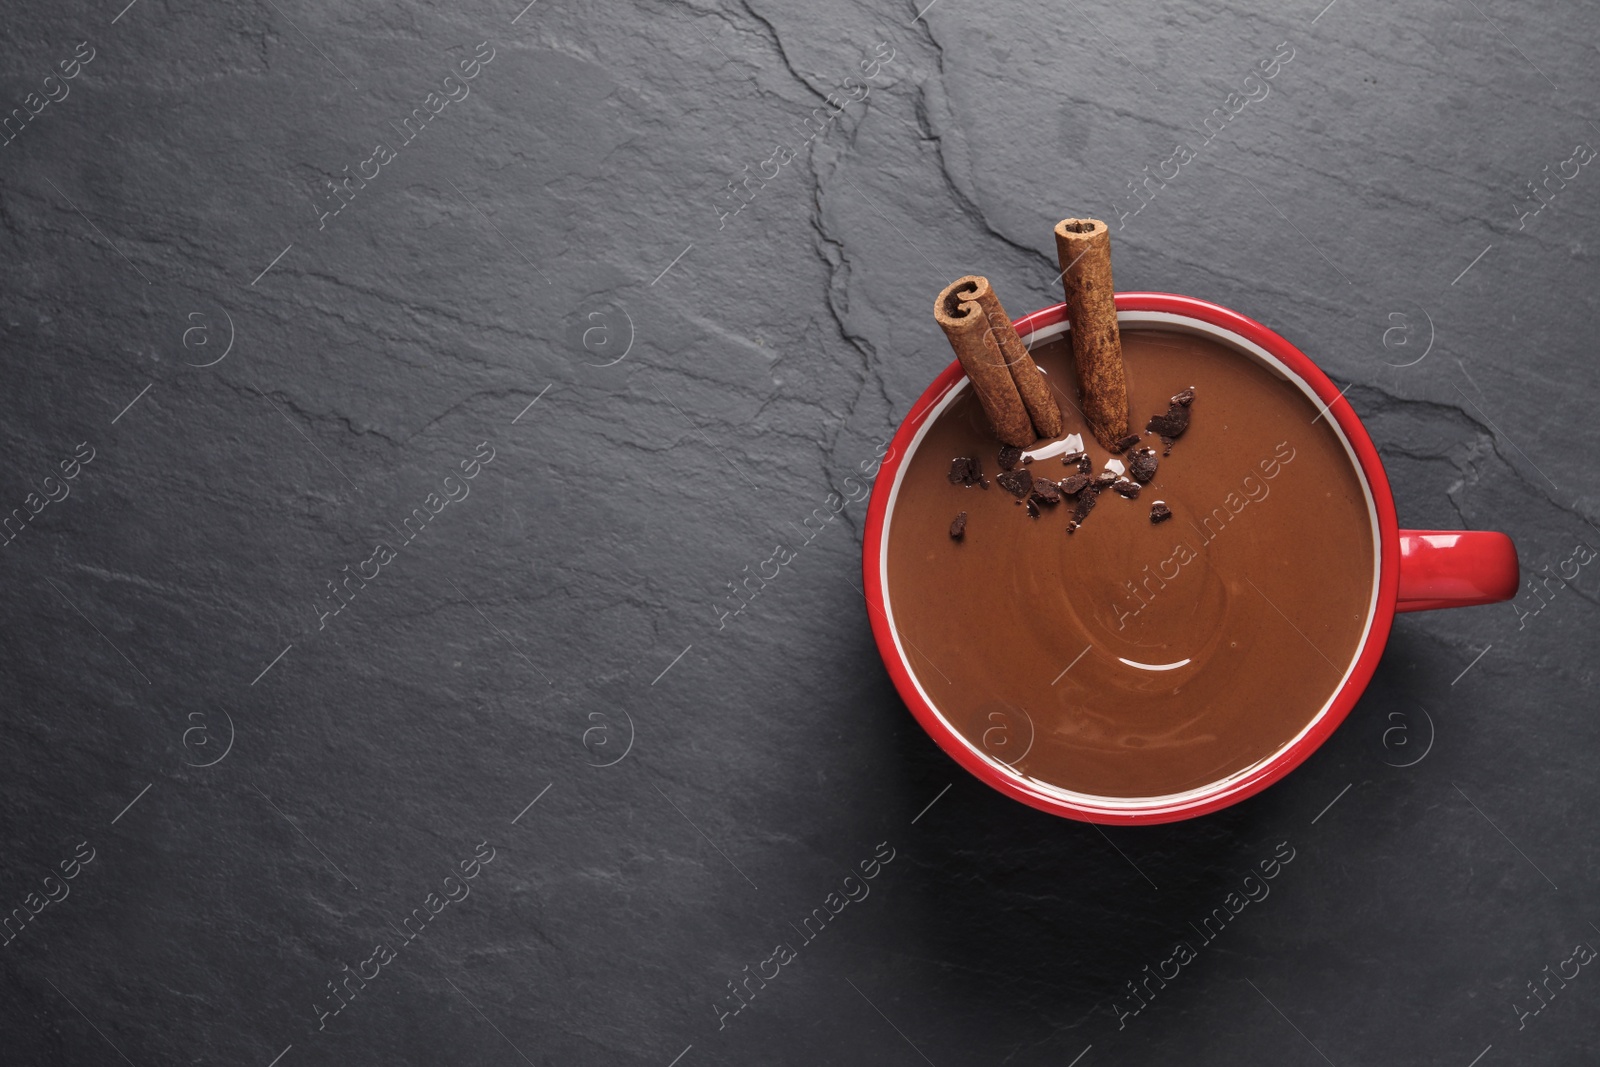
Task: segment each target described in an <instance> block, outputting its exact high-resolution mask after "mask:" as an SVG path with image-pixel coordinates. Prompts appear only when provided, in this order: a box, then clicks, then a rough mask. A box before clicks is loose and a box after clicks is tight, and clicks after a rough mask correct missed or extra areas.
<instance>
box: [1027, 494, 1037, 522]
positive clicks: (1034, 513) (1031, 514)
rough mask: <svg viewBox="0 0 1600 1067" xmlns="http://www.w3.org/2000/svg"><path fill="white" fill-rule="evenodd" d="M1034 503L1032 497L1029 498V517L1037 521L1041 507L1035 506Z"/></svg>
mask: <svg viewBox="0 0 1600 1067" xmlns="http://www.w3.org/2000/svg"><path fill="white" fill-rule="evenodd" d="M1033 501H1034V498H1033V497H1031V496H1030V497H1029V498H1028V517H1029V518H1032V519H1037V518H1038V517H1039V505H1038V504H1035V503H1034V502H1033Z"/></svg>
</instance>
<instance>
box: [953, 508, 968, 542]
mask: <svg viewBox="0 0 1600 1067" xmlns="http://www.w3.org/2000/svg"><path fill="white" fill-rule="evenodd" d="M965 536H967V513H966V512H965V511H963V512H962V513H961V514H959V515H957V516H956V517H955V518H954V519H952V520H951V522H950V538H951V540H953V541H959V540H961V539H962V538H963V537H965Z"/></svg>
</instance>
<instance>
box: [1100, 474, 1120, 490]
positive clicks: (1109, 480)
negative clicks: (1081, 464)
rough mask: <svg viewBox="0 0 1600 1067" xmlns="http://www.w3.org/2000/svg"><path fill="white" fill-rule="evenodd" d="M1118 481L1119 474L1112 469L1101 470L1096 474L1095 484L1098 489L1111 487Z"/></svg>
mask: <svg viewBox="0 0 1600 1067" xmlns="http://www.w3.org/2000/svg"><path fill="white" fill-rule="evenodd" d="M1116 481H1117V476H1116V474H1115V473H1113V472H1112V471H1101V472H1100V473H1099V474H1096V475H1095V476H1094V485H1095V488H1096V489H1109V488H1111V486H1113V485H1115V484H1116Z"/></svg>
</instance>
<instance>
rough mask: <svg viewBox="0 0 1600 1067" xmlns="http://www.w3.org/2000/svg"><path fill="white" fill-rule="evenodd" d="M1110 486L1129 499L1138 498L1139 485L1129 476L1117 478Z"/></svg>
mask: <svg viewBox="0 0 1600 1067" xmlns="http://www.w3.org/2000/svg"><path fill="white" fill-rule="evenodd" d="M1111 488H1113V489H1115V490H1116V491H1117V492H1119V493H1121V494H1122V495H1123V496H1125V497H1127V498H1128V499H1129V500H1138V499H1139V489H1140V485H1139V483H1138V482H1136V481H1134V480H1133V479H1131V478H1118V479H1117V480H1116V482H1115V483H1114V484H1113V485H1112V486H1111Z"/></svg>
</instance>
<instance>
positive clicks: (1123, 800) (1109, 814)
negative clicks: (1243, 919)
mask: <svg viewBox="0 0 1600 1067" xmlns="http://www.w3.org/2000/svg"><path fill="white" fill-rule="evenodd" d="M1116 301H1117V313H1118V320H1119V322H1120V323H1121V324H1122V326H1123V328H1124V329H1127V328H1130V327H1132V328H1137V327H1138V326H1139V325H1142V324H1148V325H1150V326H1162V327H1168V328H1173V327H1176V328H1179V329H1188V330H1191V331H1197V332H1200V333H1202V334H1204V335H1206V336H1208V337H1210V338H1211V339H1213V340H1216V341H1219V342H1221V343H1222V344H1223V345H1224V346H1226V347H1229V348H1231V349H1233V350H1234V351H1237V352H1239V353H1240V354H1241V356H1242V357H1244V358H1255V359H1257V360H1258V361H1260V362H1263V363H1265V364H1267V365H1269V366H1272V367H1275V368H1276V369H1277V370H1278V371H1280V372H1282V373H1284V374H1286V375H1287V377H1288V378H1289V380H1290V381H1292V382H1295V383H1296V384H1298V385H1299V386H1300V387H1301V388H1302V389H1303V390H1304V391H1305V392H1306V393H1307V394H1308V395H1309V396H1311V397H1314V398H1315V400H1316V402H1317V404H1318V405H1319V407H1321V406H1326V408H1327V413H1328V417H1329V419H1330V420H1331V423H1332V425H1333V426H1334V427H1335V429H1336V430H1337V431H1338V433H1339V434H1340V435H1341V436H1342V437H1343V438H1344V441H1345V444H1346V446H1347V452H1348V453H1349V454H1350V455H1351V456H1352V457H1353V462H1354V464H1355V466H1356V468H1357V473H1358V474H1359V476H1360V479H1361V482H1362V484H1363V486H1364V488H1365V495H1366V499H1367V504H1368V508H1369V510H1370V512H1371V519H1372V526H1373V531H1374V536H1373V544H1374V548H1375V555H1376V563H1377V586H1376V589H1375V591H1374V595H1373V601H1372V606H1371V609H1370V611H1369V612H1368V616H1367V629H1366V634H1365V636H1364V637H1363V639H1362V641H1361V644H1360V646H1359V648H1358V650H1357V652H1356V655H1355V657H1354V659H1353V660H1352V661H1351V663H1350V665H1349V668H1348V669H1347V671H1346V673H1345V676H1344V680H1343V681H1342V682H1341V683H1340V685H1339V688H1338V689H1337V690H1336V691H1335V692H1334V694H1333V696H1332V698H1331V699H1330V700H1329V701H1328V702H1327V703H1326V704H1324V706H1323V707H1322V709H1321V710H1320V711H1319V712H1318V713H1317V715H1316V717H1315V718H1313V719H1312V720H1311V722H1310V723H1309V724H1308V725H1306V726H1305V727H1304V728H1303V729H1302V730H1301V732H1300V733H1299V734H1298V735H1297V736H1296V737H1295V738H1294V739H1293V740H1292V741H1291V742H1290V743H1289V744H1288V745H1286V746H1284V747H1283V748H1281V749H1279V750H1278V751H1277V752H1276V753H1274V754H1273V755H1272V756H1270V757H1268V758H1266V759H1264V760H1262V761H1261V762H1259V763H1257V764H1255V765H1254V766H1251V767H1247V768H1245V769H1244V770H1242V771H1239V772H1237V773H1235V774H1232V775H1229V776H1228V777H1226V778H1223V779H1221V780H1219V781H1217V782H1213V783H1211V784H1209V785H1206V786H1202V787H1200V788H1198V789H1192V790H1189V791H1187V792H1184V793H1179V794H1171V795H1169V796H1164V797H1142V798H1141V797H1134V798H1130V797H1100V796H1093V795H1089V794H1083V793H1074V792H1071V791H1069V790H1065V789H1059V788H1056V787H1053V786H1048V785H1046V784H1044V783H1041V782H1037V781H1034V780H1032V779H1029V778H1026V777H1024V776H1023V775H1021V774H1019V773H1017V772H1016V771H1013V770H1012V769H1011V768H1010V767H1008V766H1007V765H1005V764H1004V763H1001V762H1000V761H998V760H996V759H994V758H993V757H991V756H987V755H985V754H984V753H983V752H982V751H980V750H979V749H978V748H977V747H976V746H975V745H974V744H973V743H972V742H971V741H968V740H967V739H966V738H965V737H963V736H962V735H961V734H960V733H958V732H957V731H956V730H955V728H954V727H952V726H951V725H950V723H949V722H948V721H947V720H946V719H945V718H944V716H943V715H942V714H940V712H939V710H938V709H937V708H936V707H934V705H933V703H932V702H931V701H930V700H929V699H928V697H927V694H926V693H924V692H923V690H922V688H921V686H920V685H919V684H918V682H917V680H916V677H915V675H914V674H913V673H912V671H911V669H910V666H909V664H908V663H907V661H906V657H905V654H904V652H903V651H902V649H901V647H900V643H899V640H898V639H897V637H896V634H895V628H894V605H893V604H892V603H890V600H889V592H888V581H887V574H886V571H885V566H884V564H885V548H886V545H887V537H886V533H887V530H888V526H889V517H890V510H891V508H892V506H893V501H894V498H895V495H896V494H897V493H898V491H899V486H900V480H901V474H902V472H903V470H904V468H905V461H906V459H907V458H908V457H909V456H910V455H911V453H912V451H913V450H914V449H915V448H916V445H917V442H918V441H919V440H920V436H921V435H920V431H921V430H922V428H923V426H924V425H925V424H926V423H927V421H928V420H929V418H930V416H931V415H932V414H933V413H934V411H935V409H936V408H938V407H939V406H940V404H941V401H944V400H945V399H946V398H948V397H949V396H950V394H951V392H952V390H954V389H956V388H957V387H958V386H960V385H962V384H964V383H965V382H966V375H965V374H963V373H962V370H961V365H960V364H959V363H955V362H952V363H951V364H950V365H949V366H948V367H946V368H945V369H944V372H943V373H942V374H940V375H939V377H938V378H936V379H935V380H934V382H933V384H932V385H930V386H928V388H927V391H925V392H924V393H923V394H922V396H921V398H920V399H918V401H917V403H916V404H915V405H914V406H913V407H912V410H911V414H910V415H908V416H907V417H906V419H905V421H904V422H903V423H901V424H900V429H899V430H898V431H897V432H896V433H895V436H894V441H893V442H892V445H891V447H890V450H889V452H888V453H887V454H886V456H885V458H884V461H883V465H882V467H881V469H880V471H879V473H878V476H877V479H876V482H875V484H874V486H873V490H872V500H871V503H870V504H869V506H868V511H867V528H866V541H865V544H864V546H863V557H864V558H863V561H862V570H863V576H864V578H865V581H866V584H865V586H864V589H865V592H866V598H867V605H868V609H869V614H870V616H871V619H872V633H873V636H874V637H875V638H876V639H877V642H878V652H879V654H880V655H881V656H882V657H883V662H884V666H886V667H887V668H888V669H889V675H890V677H892V678H893V679H894V684H895V688H897V689H898V690H899V691H900V696H901V698H902V699H903V700H904V701H905V702H906V705H907V706H908V707H909V708H910V709H911V712H912V714H913V715H915V716H916V718H917V721H918V722H920V723H921V724H922V728H923V729H924V730H926V731H927V732H928V734H929V735H930V736H931V737H932V738H933V739H934V740H935V741H936V742H938V743H939V747H941V748H943V749H944V750H945V751H946V752H947V753H949V754H950V756H951V757H952V758H954V759H955V761H956V762H957V763H959V764H961V765H962V766H963V767H965V768H966V769H967V770H968V771H970V772H972V774H974V775H976V776H977V777H978V778H979V779H980V780H982V781H984V782H986V783H988V784H989V785H991V786H993V787H994V788H995V789H998V790H999V791H1000V792H1002V793H1004V794H1006V795H1007V796H1010V797H1014V798H1016V799H1017V800H1020V801H1022V802H1023V803H1024V804H1030V805H1032V806H1033V807H1036V808H1038V809H1040V810H1041V811H1048V812H1051V813H1052V814H1055V815H1063V816H1066V817H1067V818H1070V819H1080V820H1083V821H1085V822H1095V823H1113V824H1121V825H1133V824H1147V823H1160V822H1174V821H1176V820H1179V819H1190V818H1194V817H1195V816H1198V815H1205V814H1208V813H1210V812H1213V811H1217V810H1219V809H1221V808H1225V807H1227V806H1228V805H1230V804H1236V803H1238V802H1239V801H1241V800H1243V799H1244V798H1246V797H1248V796H1252V795H1253V794H1255V793H1259V792H1260V791H1261V790H1263V789H1265V788H1266V787H1267V786H1269V785H1271V784H1272V783H1273V782H1276V781H1277V780H1278V779H1279V778H1282V777H1283V776H1284V775H1285V774H1288V773H1289V772H1290V771H1291V770H1293V769H1294V768H1295V767H1298V766H1299V765H1300V764H1301V763H1302V762H1303V761H1304V760H1305V758H1306V757H1307V756H1309V755H1311V753H1312V752H1313V751H1314V750H1315V749H1316V747H1317V746H1318V745H1320V744H1322V742H1323V741H1325V740H1327V738H1328V736H1329V735H1330V734H1332V733H1333V731H1334V730H1335V729H1336V728H1337V727H1338V725H1339V724H1340V723H1341V722H1343V721H1344V718H1345V716H1346V715H1348V714H1349V713H1350V709H1351V708H1353V707H1354V706H1355V703H1356V701H1357V700H1358V699H1360V697H1361V694H1362V692H1363V691H1364V690H1365V689H1366V687H1367V683H1368V682H1369V681H1371V679H1372V674H1373V671H1374V670H1376V669H1377V666H1378V659H1379V657H1381V656H1382V655H1383V648H1384V645H1385V644H1386V643H1387V642H1388V640H1389V630H1390V628H1391V627H1392V626H1393V624H1394V616H1395V614H1396V613H1397V612H1402V611H1423V610H1427V609H1430V608H1453V607H1466V606H1468V605H1472V604H1492V603H1496V602H1499V601H1502V600H1509V599H1511V598H1512V597H1513V596H1515V595H1516V592H1517V586H1518V583H1519V582H1520V575H1519V571H1518V567H1517V551H1516V547H1515V546H1514V545H1513V544H1512V543H1511V539H1510V538H1509V537H1507V536H1506V535H1505V534H1502V533H1489V532H1483V531H1476V530H1402V529H1400V528H1399V523H1398V522H1397V521H1396V519H1395V510H1394V496H1393V494H1392V493H1391V491H1390V489H1389V479H1388V477H1387V476H1386V475H1385V474H1384V471H1383V461H1382V460H1380V459H1379V458H1378V451H1377V449H1376V448H1374V447H1373V445H1372V440H1371V438H1369V437H1368V436H1367V431H1366V428H1365V427H1363V426H1362V425H1361V420H1360V419H1359V418H1357V417H1356V413H1355V411H1354V409H1352V408H1351V407H1350V404H1349V402H1348V401H1346V400H1345V399H1344V397H1343V396H1342V395H1341V394H1340V391H1339V389H1338V388H1337V387H1336V386H1335V385H1334V384H1333V382H1331V381H1329V380H1328V376H1327V375H1325V374H1323V373H1322V371H1321V370H1319V369H1318V368H1317V365H1316V364H1315V363H1313V362H1311V360H1310V359H1308V358H1307V357H1306V355H1305V353H1303V352H1301V351H1300V350H1299V349H1298V348H1296V347H1295V346H1294V345H1292V344H1290V343H1289V342H1288V341H1286V340H1284V339H1283V338H1282V337H1280V336H1279V335H1278V334H1276V333H1274V332H1273V331H1272V330H1269V329H1267V328H1266V327H1265V326H1263V325H1261V324H1260V323H1259V322H1256V321H1255V320H1253V319H1248V318H1246V317H1245V316H1243V315H1241V314H1239V313H1238V312H1236V311H1229V310H1228V309H1227V308H1224V307H1219V306H1217V305H1216V304H1210V303H1207V302H1206V301H1204V300H1196V299H1194V298H1193V297H1187V296H1174V295H1172V294H1170V293H1118V294H1117V297H1116ZM1065 322H1066V309H1065V306H1064V305H1061V304H1057V305H1055V306H1054V307H1048V308H1045V309H1043V310H1041V311H1035V312H1034V313H1033V314H1031V315H1027V316H1024V317H1023V318H1021V319H1018V320H1017V321H1016V328H1017V333H1018V334H1020V335H1021V336H1022V339H1023V340H1024V342H1026V343H1028V344H1030V345H1031V344H1033V343H1034V342H1035V340H1043V339H1045V338H1046V337H1049V336H1055V335H1058V334H1060V333H1061V332H1062V330H1063V329H1064V326H1065Z"/></svg>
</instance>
